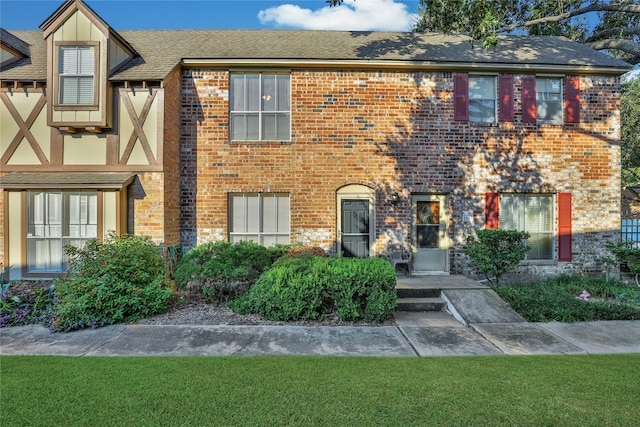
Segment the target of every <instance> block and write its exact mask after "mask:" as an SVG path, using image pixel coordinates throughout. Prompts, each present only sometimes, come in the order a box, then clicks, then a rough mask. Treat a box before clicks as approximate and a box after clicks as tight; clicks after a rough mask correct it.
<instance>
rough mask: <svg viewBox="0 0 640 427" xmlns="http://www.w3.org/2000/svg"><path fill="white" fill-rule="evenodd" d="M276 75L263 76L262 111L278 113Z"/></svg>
mask: <svg viewBox="0 0 640 427" xmlns="http://www.w3.org/2000/svg"><path fill="white" fill-rule="evenodd" d="M276 100H277V95H276V75H275V74H271V75H269V74H264V75H263V76H262V111H276Z"/></svg>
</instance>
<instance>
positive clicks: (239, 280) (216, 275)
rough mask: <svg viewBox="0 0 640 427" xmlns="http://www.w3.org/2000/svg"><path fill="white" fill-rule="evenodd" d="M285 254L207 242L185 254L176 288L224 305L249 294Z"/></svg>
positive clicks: (251, 246)
mask: <svg viewBox="0 0 640 427" xmlns="http://www.w3.org/2000/svg"><path fill="white" fill-rule="evenodd" d="M287 250H289V247H288V246H285V245H277V246H274V247H269V248H266V247H264V246H260V245H258V244H257V243H254V242H251V241H242V242H238V243H235V244H231V243H228V242H225V241H217V242H209V243H205V244H203V245H200V246H198V247H196V248H193V249H191V250H190V251H189V252H187V253H186V254H185V255H184V256H183V257H182V260H181V261H180V265H178V268H177V269H176V271H175V274H174V276H175V280H176V283H177V285H178V287H179V288H183V289H184V288H187V287H189V288H191V289H197V290H201V291H202V292H203V294H204V295H205V296H206V297H207V298H208V299H211V300H213V301H222V302H224V301H226V300H227V299H228V298H229V297H234V296H238V295H242V294H243V293H245V292H246V291H247V290H249V288H250V287H251V285H253V284H254V283H255V281H256V280H257V279H258V277H260V275H261V274H262V273H264V272H265V271H266V270H267V269H269V267H271V265H272V264H273V262H274V261H275V260H276V259H278V258H280V257H282V256H283V255H284V254H285V253H286V252H287Z"/></svg>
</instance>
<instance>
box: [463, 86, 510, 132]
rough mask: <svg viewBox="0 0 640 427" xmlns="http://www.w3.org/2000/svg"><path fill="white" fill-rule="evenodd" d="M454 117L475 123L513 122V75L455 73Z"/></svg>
mask: <svg viewBox="0 0 640 427" xmlns="http://www.w3.org/2000/svg"><path fill="white" fill-rule="evenodd" d="M453 98H454V100H453V119H454V120H460V121H469V122H474V123H497V122H498V121H500V122H512V121H513V118H514V115H513V76H511V75H508V74H506V75H500V76H475V75H468V74H456V75H455V76H454V77H453Z"/></svg>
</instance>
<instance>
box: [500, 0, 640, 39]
mask: <svg viewBox="0 0 640 427" xmlns="http://www.w3.org/2000/svg"><path fill="white" fill-rule="evenodd" d="M589 12H629V13H640V4H604V3H595V4H590V5H589V6H585V7H583V8H581V9H576V10H572V11H571V12H565V13H561V14H559V15H554V16H545V17H544V18H538V19H533V20H531V21H526V22H520V23H517V24H512V25H508V26H506V27H504V28H502V29H501V30H500V31H499V32H501V33H509V32H511V31H513V30H515V29H517V28H521V27H531V26H533V25H539V24H546V23H549V22H559V21H563V20H565V19H569V18H573V17H574V16H580V15H584V14H585V13H589Z"/></svg>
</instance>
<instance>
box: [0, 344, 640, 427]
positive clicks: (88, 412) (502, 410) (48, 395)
mask: <svg viewBox="0 0 640 427" xmlns="http://www.w3.org/2000/svg"><path fill="white" fill-rule="evenodd" d="M0 362H1V363H0V373H1V377H2V382H1V384H0V391H1V395H0V396H1V403H2V406H1V408H2V409H1V414H0V425H2V426H23V425H24V426H27V425H29V426H57V425H64V426H76V425H77V426H89V425H91V426H103V425H109V426H131V425H135V426H186V425H189V426H191V425H217V426H242V425H251V426H260V425H292V426H302V425H305V426H307V425H311V426H313V425H318V426H319V425H322V426H325V425H339V426H346V425H349V426H371V425H376V426H387V425H388V426H391V425H393V426H398V425H402V426H405V425H406V426H411V425H416V426H418V425H419V426H422V425H432V426H438V425H446V426H456V425H465V426H467V425H492V426H496V425H498V426H499V425H509V426H511V425H518V426H527V425H531V426H540V425H563V426H572V425H575V426H578V425H579V426H607V425H609V426H614V425H615V426H632V425H637V421H638V419H639V417H640V409H639V408H640V393H638V390H640V376H639V375H637V372H638V371H639V370H640V354H636V355H590V356H582V355H580V356H516V357H509V356H494V357H448V358H352V357H298V356H286V357H279V356H259V357H253V356H250V357H174V358H171V357H169V358H167V357H164V358H163V357H82V358H72V357H56V356H3V357H1V358H0Z"/></svg>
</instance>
